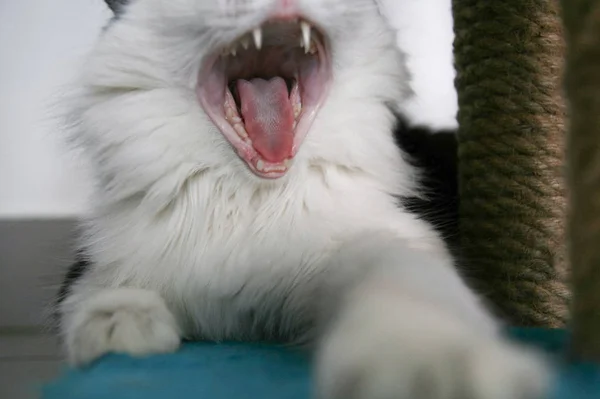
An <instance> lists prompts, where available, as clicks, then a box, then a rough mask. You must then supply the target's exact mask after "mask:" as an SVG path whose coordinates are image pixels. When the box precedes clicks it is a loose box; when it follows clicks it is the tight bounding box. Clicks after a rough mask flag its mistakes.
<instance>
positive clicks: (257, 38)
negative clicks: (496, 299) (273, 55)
mask: <svg viewBox="0 0 600 399" xmlns="http://www.w3.org/2000/svg"><path fill="white" fill-rule="evenodd" d="M252 37H253V38H254V45H255V46H256V48H257V49H258V50H260V49H261V48H262V28H260V27H259V28H256V29H254V30H253V31H252Z"/></svg>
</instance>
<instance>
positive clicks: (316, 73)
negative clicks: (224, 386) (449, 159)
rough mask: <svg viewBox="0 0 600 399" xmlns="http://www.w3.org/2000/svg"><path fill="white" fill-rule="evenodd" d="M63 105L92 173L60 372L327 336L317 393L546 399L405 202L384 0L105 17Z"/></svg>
mask: <svg viewBox="0 0 600 399" xmlns="http://www.w3.org/2000/svg"><path fill="white" fill-rule="evenodd" d="M111 4H112V5H113V8H114V9H115V10H116V11H117V14H118V15H117V17H116V18H115V20H114V21H112V23H111V24H110V25H109V26H108V27H107V29H106V30H105V31H104V32H103V34H102V36H101V37H100V39H99V41H98V43H97V45H96V46H95V48H94V49H93V51H92V52H91V55H90V57H89V60H88V62H87V64H86V66H85V68H84V70H83V71H82V74H81V76H80V77H79V79H78V80H77V89H76V90H75V93H74V96H73V98H72V99H71V101H70V102H69V103H68V106H69V122H70V124H71V125H72V128H73V136H72V139H73V140H74V142H75V143H76V144H77V145H79V146H80V147H81V148H83V150H84V152H85V154H86V156H87V157H88V159H89V160H90V161H91V163H92V165H93V170H94V179H95V186H96V190H95V193H94V196H93V198H94V201H95V203H94V204H93V212H92V214H91V215H89V217H88V218H87V220H86V222H85V223H84V226H83V231H84V234H83V238H82V242H81V246H82V248H83V250H84V252H85V256H86V257H87V259H88V263H89V264H88V267H87V268H86V269H85V270H80V273H78V274H79V275H78V276H77V278H74V279H72V280H73V281H72V284H71V285H70V286H69V287H68V289H67V290H66V292H65V295H64V298H62V300H61V302H60V305H59V314H60V328H61V332H62V334H63V336H64V340H65V343H66V348H67V352H68V357H69V359H70V361H71V362H72V363H73V364H76V365H81V364H85V363H87V362H90V361H92V360H93V359H95V358H97V357H99V356H101V355H103V354H105V353H107V352H112V351H118V352H126V353H130V354H133V355H143V354H150V353H158V352H169V351H175V350H176V349H177V348H178V346H179V342H180V339H181V338H189V339H208V340H225V339H237V340H257V339H267V340H277V341H286V342H293V343H306V342H315V343H317V349H316V350H317V364H316V370H317V377H316V381H317V390H318V393H319V395H320V396H321V397H322V398H326V399H334V398H340V399H341V398H344V399H348V398H360V399H378V398H381V399H383V398H406V399H414V398H431V399H443V398H476V399H504V398H506V399H509V398H510V399H514V398H527V399H528V398H537V397H539V396H540V395H542V394H543V392H544V390H545V388H546V385H547V382H548V377H547V376H548V374H547V370H546V367H545V366H544V364H543V363H542V361H541V360H539V359H538V358H537V356H535V355H533V354H529V353H527V352H526V351H523V349H522V348H517V347H514V346H512V344H509V343H508V342H505V341H504V340H503V339H502V338H501V337H500V335H499V327H498V324H497V322H496V321H494V320H493V318H492V317H491V316H490V315H489V314H488V312H487V311H486V310H485V309H484V308H483V306H482V305H481V304H480V303H479V300H478V298H477V297H476V296H475V295H474V294H473V293H472V292H471V291H470V290H469V289H468V288H467V286H466V285H465V283H464V282H463V281H462V280H461V278H460V276H459V275H458V273H457V272H456V270H455V268H454V266H453V260H452V259H451V257H450V255H449V252H448V251H447V249H446V247H445V244H444V243H443V241H442V240H441V238H440V237H439V235H438V233H436V232H435V230H434V229H433V228H432V226H430V225H429V224H427V223H425V222H424V221H422V220H420V219H419V218H417V217H416V216H414V215H412V214H410V213H408V212H407V211H404V210H402V209H400V208H399V207H398V204H397V202H398V201H397V198H398V197H403V196H411V195H416V194H417V193H418V183H417V181H418V172H417V171H416V170H414V169H413V168H412V167H411V166H410V165H409V164H408V163H407V160H406V159H405V158H406V157H405V156H403V154H402V153H401V152H400V151H399V150H398V148H397V146H396V145H395V144H394V140H393V135H392V129H393V127H394V123H395V119H396V118H395V111H396V107H397V106H398V104H399V103H401V102H402V101H403V100H404V99H406V98H408V96H409V93H410V90H409V87H408V80H409V79H408V76H407V73H406V70H405V68H404V60H403V56H402V55H401V53H400V52H399V50H398V48H397V46H396V44H395V43H396V38H395V34H394V32H393V31H392V30H391V29H390V28H389V27H388V25H387V24H386V22H385V20H384V18H383V17H382V16H381V14H380V11H379V9H378V8H377V5H376V2H375V0H352V1H348V0H346V1H342V0H246V1H243V0H221V1H216V0H132V1H130V2H129V3H127V4H125V2H124V1H117V2H111Z"/></svg>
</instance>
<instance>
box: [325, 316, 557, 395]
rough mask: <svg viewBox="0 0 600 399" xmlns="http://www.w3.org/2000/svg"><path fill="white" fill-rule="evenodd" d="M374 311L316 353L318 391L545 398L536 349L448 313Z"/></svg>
mask: <svg viewBox="0 0 600 399" xmlns="http://www.w3.org/2000/svg"><path fill="white" fill-rule="evenodd" d="M403 316H405V317H402V318H395V317H394V314H384V313H383V311H382V312H376V311H374V312H372V314H370V315H368V314H363V315H361V317H358V318H356V319H349V320H345V321H342V322H341V323H339V324H338V325H337V326H336V327H335V328H334V329H333V331H332V332H331V334H330V335H329V336H328V337H327V338H326V339H325V341H324V342H323V346H322V350H321V352H320V354H319V360H318V367H317V370H318V374H317V392H318V397H319V398H320V399H392V398H393V399H516V398H518V399H541V398H543V397H544V395H545V393H546V391H547V387H548V384H549V378H548V377H549V369H548V368H547V367H546V365H545V364H544V363H543V361H542V360H541V359H540V358H538V356H537V355H534V354H533V353H529V351H526V350H523V349H522V348H518V347H516V346H513V345H512V344H509V343H508V342H505V341H502V340H500V339H499V338H493V337H490V336H485V337H482V336H481V335H478V334H475V333H473V332H472V331H469V330H468V329H467V328H465V326H464V325H462V324H460V323H457V322H454V321H453V320H444V318H443V316H440V317H437V316H435V315H431V316H432V317H431V318H429V320H426V319H428V317H423V315H416V317H414V318H413V317H410V315H409V314H405V315H403Z"/></svg>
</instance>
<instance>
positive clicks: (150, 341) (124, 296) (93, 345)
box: [65, 289, 180, 365]
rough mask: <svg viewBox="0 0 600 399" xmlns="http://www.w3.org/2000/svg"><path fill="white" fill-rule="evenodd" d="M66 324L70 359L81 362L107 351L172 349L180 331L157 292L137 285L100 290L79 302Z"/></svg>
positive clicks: (148, 352) (161, 350)
mask: <svg viewBox="0 0 600 399" xmlns="http://www.w3.org/2000/svg"><path fill="white" fill-rule="evenodd" d="M68 323H69V324H68V325H67V326H65V335H66V337H65V338H66V345H67V352H68V358H69V361H70V362H71V363H72V364H75V365H83V364H86V363H89V362H90V361H92V360H94V359H96V358H98V357H100V356H102V355H104V354H106V353H109V352H114V353H127V354H130V355H136V356H140V355H146V354H153V353H165V352H173V351H175V350H176V349H177V348H178V347H179V343H180V335H179V331H178V327H177V324H176V321H175V318H174V317H173V315H172V314H171V312H170V311H169V310H168V309H167V306H166V305H165V303H164V301H163V299H162V298H161V297H160V296H159V295H158V294H156V293H154V292H151V291H146V290H138V289H117V290H110V291H105V292H101V293H100V294H97V295H95V296H93V297H91V298H89V299H86V300H85V301H84V302H82V303H81V306H79V309H78V310H77V311H76V312H75V313H74V315H73V317H71V318H70V320H69V322H68Z"/></svg>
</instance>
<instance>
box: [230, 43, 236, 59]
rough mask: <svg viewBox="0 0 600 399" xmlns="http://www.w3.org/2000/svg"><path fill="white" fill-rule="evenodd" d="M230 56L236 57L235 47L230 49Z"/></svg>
mask: <svg viewBox="0 0 600 399" xmlns="http://www.w3.org/2000/svg"><path fill="white" fill-rule="evenodd" d="M230 52H231V55H233V56H234V57H235V56H236V55H237V48H236V47H235V45H234V46H233V47H232V48H231V51H230Z"/></svg>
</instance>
